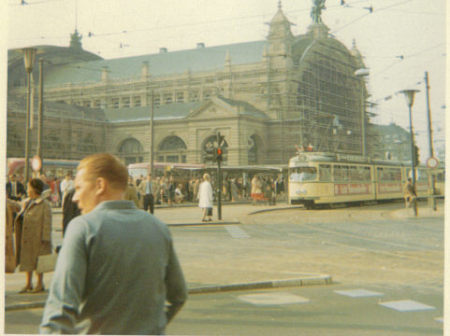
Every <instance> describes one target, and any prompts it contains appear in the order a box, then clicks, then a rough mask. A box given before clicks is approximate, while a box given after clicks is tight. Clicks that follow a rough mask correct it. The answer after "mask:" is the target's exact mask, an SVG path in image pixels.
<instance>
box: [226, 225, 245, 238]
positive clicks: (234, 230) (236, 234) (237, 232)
mask: <svg viewBox="0 0 450 336" xmlns="http://www.w3.org/2000/svg"><path fill="white" fill-rule="evenodd" d="M225 228H226V229H227V231H228V233H229V234H230V236H231V237H232V238H238V239H242V238H250V236H249V235H248V234H247V233H246V232H245V231H244V230H242V229H241V228H240V227H238V226H236V225H229V226H226V227H225Z"/></svg>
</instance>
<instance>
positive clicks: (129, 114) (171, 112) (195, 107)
mask: <svg viewBox="0 0 450 336" xmlns="http://www.w3.org/2000/svg"><path fill="white" fill-rule="evenodd" d="M210 104H220V105H225V106H226V107H228V109H229V110H230V112H232V111H234V112H235V113H236V114H237V115H247V116H253V117H257V118H262V119H269V117H268V116H267V115H266V114H265V113H264V112H262V111H260V110H258V109H257V108H255V107H254V106H253V105H251V104H249V103H247V102H244V101H237V100H232V99H227V98H224V97H214V98H212V99H211V100H205V101H202V102H193V103H172V104H165V105H160V106H158V107H156V108H155V109H154V115H153V120H155V121H158V120H160V121H163V120H176V119H185V118H188V117H190V116H193V115H195V114H197V113H198V112H199V111H201V110H202V109H203V108H205V107H206V106H208V105H210ZM104 113H105V116H106V120H107V121H108V122H111V123H122V122H135V121H145V122H149V121H150V118H151V110H150V107H149V106H140V107H129V108H120V109H110V108H107V109H105V110H104Z"/></svg>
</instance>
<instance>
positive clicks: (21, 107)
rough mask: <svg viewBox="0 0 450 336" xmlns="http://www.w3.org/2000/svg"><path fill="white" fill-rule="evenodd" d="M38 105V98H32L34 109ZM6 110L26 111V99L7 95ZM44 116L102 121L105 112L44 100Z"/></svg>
mask: <svg viewBox="0 0 450 336" xmlns="http://www.w3.org/2000/svg"><path fill="white" fill-rule="evenodd" d="M37 107H38V98H37V97H35V99H34V109H35V110H36V109H37ZM7 109H8V112H10V111H11V112H15V113H23V114H25V113H26V99H25V98H24V97H19V96H15V95H12V96H9V97H8V102H7ZM43 111H44V112H43V113H44V117H50V118H63V119H78V120H87V121H97V122H104V121H106V119H105V113H104V111H103V110H102V109H93V108H88V107H82V106H77V105H70V104H66V103H57V102H51V101H49V102H47V101H44V109H43Z"/></svg>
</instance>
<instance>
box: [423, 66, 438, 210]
mask: <svg viewBox="0 0 450 336" xmlns="http://www.w3.org/2000/svg"><path fill="white" fill-rule="evenodd" d="M425 92H426V99H427V121H428V144H429V152H430V158H433V157H434V148H433V128H432V125H431V110H430V85H429V82H428V71H425ZM430 176H431V181H430V182H431V183H430V184H431V196H432V197H431V207H432V208H433V210H434V211H436V199H435V198H434V195H435V193H436V186H435V184H436V177H435V175H434V174H433V171H432V172H431V174H430Z"/></svg>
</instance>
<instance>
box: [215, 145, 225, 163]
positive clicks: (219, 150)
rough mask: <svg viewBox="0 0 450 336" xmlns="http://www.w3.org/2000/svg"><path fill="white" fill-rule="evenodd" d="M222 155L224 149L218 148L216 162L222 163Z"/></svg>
mask: <svg viewBox="0 0 450 336" xmlns="http://www.w3.org/2000/svg"><path fill="white" fill-rule="evenodd" d="M222 155H223V150H222V148H220V147H219V148H216V161H217V162H222V159H223V158H222Z"/></svg>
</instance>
